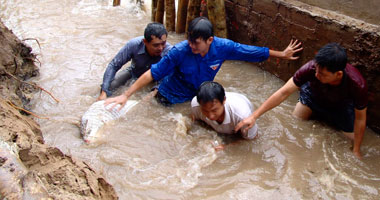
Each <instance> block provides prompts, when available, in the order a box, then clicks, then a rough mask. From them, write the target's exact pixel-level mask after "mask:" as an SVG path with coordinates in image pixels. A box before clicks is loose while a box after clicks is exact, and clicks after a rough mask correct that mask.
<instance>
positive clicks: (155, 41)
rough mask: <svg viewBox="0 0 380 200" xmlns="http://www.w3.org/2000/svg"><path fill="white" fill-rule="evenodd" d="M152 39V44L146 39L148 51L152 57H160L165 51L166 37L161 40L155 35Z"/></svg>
mask: <svg viewBox="0 0 380 200" xmlns="http://www.w3.org/2000/svg"><path fill="white" fill-rule="evenodd" d="M151 37H152V40H151V41H150V42H148V41H147V40H145V39H144V44H145V47H146V50H147V51H148V54H149V55H150V56H153V57H154V56H160V55H161V53H162V51H163V50H164V49H165V45H166V35H162V36H161V38H158V37H156V36H154V35H152V36H151Z"/></svg>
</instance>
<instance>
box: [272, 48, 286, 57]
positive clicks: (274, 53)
mask: <svg viewBox="0 0 380 200" xmlns="http://www.w3.org/2000/svg"><path fill="white" fill-rule="evenodd" d="M269 56H271V57H276V58H284V52H282V51H276V50H269Z"/></svg>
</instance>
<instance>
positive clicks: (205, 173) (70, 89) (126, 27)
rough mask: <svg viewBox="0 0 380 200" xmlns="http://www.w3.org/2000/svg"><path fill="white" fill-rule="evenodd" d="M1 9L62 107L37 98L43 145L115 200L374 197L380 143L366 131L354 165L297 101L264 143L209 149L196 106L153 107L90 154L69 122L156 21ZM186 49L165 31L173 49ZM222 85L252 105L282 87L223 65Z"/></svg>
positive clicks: (141, 108)
mask: <svg viewBox="0 0 380 200" xmlns="http://www.w3.org/2000/svg"><path fill="white" fill-rule="evenodd" d="M145 2H146V3H149V2H148V1H145ZM148 7H149V6H148ZM0 9H1V14H0V17H1V20H2V21H3V22H4V23H5V24H6V25H7V26H8V27H9V28H10V29H12V30H13V32H14V33H15V34H16V35H17V36H19V37H20V38H36V39H38V41H39V42H40V44H41V49H40V48H39V47H38V45H37V43H36V42H35V41H33V40H30V41H28V43H29V44H30V45H31V46H32V47H33V49H34V52H35V53H37V54H39V56H38V58H39V60H40V61H41V62H42V66H41V68H40V72H41V75H40V77H38V78H37V79H35V81H36V82H37V83H38V84H39V85H40V86H42V87H43V88H45V89H47V90H49V91H51V92H52V93H53V94H54V96H55V97H57V98H58V99H59V100H60V103H56V102H55V101H54V100H53V99H52V98H51V97H50V96H48V95H47V94H46V93H39V94H37V95H36V100H35V102H34V105H35V108H34V110H33V111H34V112H35V113H37V114H39V115H44V116H48V117H49V118H50V119H51V120H38V122H39V123H40V125H41V128H42V131H43V134H44V137H45V141H46V142H47V143H48V144H50V145H53V146H55V147H58V148H59V149H61V150H62V151H63V152H65V153H66V154H68V155H71V156H73V157H74V158H75V159H81V160H84V161H85V162H87V163H88V164H89V165H90V166H92V167H93V169H94V170H96V171H97V172H99V173H100V174H102V175H103V176H104V177H105V178H106V179H107V181H108V182H110V183H111V184H112V185H113V186H114V187H115V189H116V191H117V193H118V195H119V197H120V199H379V196H380V194H379V193H380V170H379V168H380V162H379V161H380V145H379V144H380V138H379V136H378V135H376V134H374V133H373V132H372V131H371V130H370V129H367V130H366V133H365V137H364V141H363V145H362V153H363V159H362V160H357V159H356V158H355V157H354V156H353V154H352V153H351V152H350V151H349V148H350V142H349V141H348V140H347V139H345V138H344V137H343V136H342V135H340V134H338V133H337V131H335V130H334V129H332V128H330V127H328V126H325V125H324V124H321V123H319V122H316V121H300V120H297V119H294V118H293V117H292V116H291V112H292V110H293V108H294V105H295V104H296V102H297V96H298V95H297V94H295V95H292V96H291V97H290V98H289V99H288V100H286V101H285V102H284V103H282V104H281V105H280V106H279V107H277V108H275V109H273V110H272V111H270V112H268V113H267V114H265V115H263V116H262V117H261V118H260V119H259V120H258V121H257V123H258V125H259V128H260V132H259V134H260V136H259V138H258V139H256V140H254V141H240V142H238V143H237V144H235V143H234V144H230V145H227V146H226V148H225V150H223V151H217V152H216V151H215V150H214V149H213V146H212V144H213V143H215V142H218V143H222V142H228V141H229V140H228V139H226V138H224V137H221V136H218V135H217V134H216V133H215V132H214V131H212V130H211V129H209V128H207V127H205V126H204V125H203V124H201V123H195V124H193V126H192V128H191V129H190V130H188V131H187V133H186V129H185V128H184V127H183V123H184V121H186V119H188V115H189V113H190V112H189V106H190V105H189V103H184V104H181V105H176V106H174V107H171V108H165V107H163V106H161V105H158V104H157V103H156V102H155V101H154V100H152V101H148V102H143V103H141V104H139V105H137V106H136V107H135V109H133V110H131V111H130V112H129V113H128V114H127V116H126V118H124V119H121V120H120V121H118V122H116V123H114V124H113V125H112V126H107V127H106V129H105V132H104V135H105V137H104V138H103V139H102V142H101V144H99V145H97V146H92V147H91V146H87V145H85V144H84V143H83V141H82V139H81V136H80V134H79V129H78V127H77V126H75V125H74V124H73V123H72V122H78V120H79V118H80V117H81V115H82V114H83V113H84V112H85V111H86V110H87V108H88V107H89V106H90V105H91V104H92V103H93V102H94V101H95V99H96V97H97V94H98V92H99V85H100V84H101V81H102V76H103V73H104V70H105V68H106V66H107V64H108V62H109V61H110V60H111V59H112V58H113V56H114V55H115V54H116V53H117V51H118V50H119V49H120V48H121V47H122V46H123V45H124V43H125V42H126V41H128V40H129V39H131V38H133V37H136V36H139V35H141V34H142V32H143V29H144V28H145V26H146V24H147V23H148V22H149V20H150V16H149V12H147V13H148V14H147V13H144V12H143V11H141V9H139V8H138V7H136V6H135V5H133V3H130V2H129V1H127V2H123V1H122V6H121V7H116V8H114V7H112V6H111V3H110V2H109V1H104V0H82V1H75V0H61V1H55V0H54V1H53V0H45V1H36V0H13V1H6V0H0ZM183 39H184V38H183V35H177V34H174V33H170V36H169V39H168V40H169V41H170V42H171V43H173V44H174V43H176V42H178V41H181V40H183ZM216 81H218V82H220V83H222V84H223V85H224V86H225V88H226V90H227V91H233V92H239V93H243V94H245V95H247V97H248V98H249V99H250V100H251V101H252V103H253V104H254V106H255V107H258V106H259V105H260V104H261V103H262V102H263V101H264V100H265V99H266V98H267V97H269V96H270V94H271V93H273V92H274V91H276V90H277V89H278V88H280V87H281V86H282V85H283V84H284V82H283V81H281V80H279V79H277V78H276V77H274V76H272V75H270V74H269V73H267V72H264V71H262V70H260V69H259V68H257V67H256V66H254V65H252V64H249V63H245V62H236V61H229V62H226V63H224V64H223V67H222V69H221V71H220V72H219V74H218V75H217V77H216ZM124 89H125V87H124V88H122V89H121V90H120V91H123V90H124ZM148 91H149V87H147V88H145V89H144V90H143V91H140V92H138V93H137V94H135V95H134V96H133V97H132V98H133V99H140V98H141V97H143V96H145V95H146V94H147V93H148Z"/></svg>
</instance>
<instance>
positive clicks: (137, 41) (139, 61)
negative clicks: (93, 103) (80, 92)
mask: <svg viewBox="0 0 380 200" xmlns="http://www.w3.org/2000/svg"><path fill="white" fill-rule="evenodd" d="M167 35H168V32H167V31H166V29H165V27H164V25H162V24H160V23H156V22H154V23H149V24H148V25H147V27H146V28H145V31H144V36H140V37H136V38H133V39H131V40H130V41H128V42H127V44H125V46H124V47H123V48H122V49H120V51H119V52H118V53H117V54H116V56H115V57H114V58H113V59H112V61H111V62H110V63H109V64H108V66H107V69H106V71H105V72H104V76H103V84H102V86H101V88H102V90H101V93H100V95H99V97H98V100H102V99H105V98H107V97H109V96H111V95H112V91H113V90H116V89H117V88H118V87H120V86H121V85H124V84H125V83H126V82H127V81H128V80H130V79H137V78H138V77H140V76H141V75H142V74H144V72H146V71H147V70H149V69H150V67H151V65H152V64H155V63H157V62H158V61H160V60H161V58H162V57H163V56H164V55H166V54H167V53H168V51H169V49H170V48H171V45H170V44H169V43H168V42H166V38H167ZM130 60H132V63H131V66H130V67H128V68H126V69H125V70H123V71H120V72H118V73H117V74H116V72H117V71H119V70H120V68H121V67H122V66H123V65H124V64H126V63H127V62H129V61H130ZM115 74H116V78H115Z"/></svg>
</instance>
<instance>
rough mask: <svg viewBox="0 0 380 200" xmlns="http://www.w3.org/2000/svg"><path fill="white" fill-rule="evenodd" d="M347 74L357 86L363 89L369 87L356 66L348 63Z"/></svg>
mask: <svg viewBox="0 0 380 200" xmlns="http://www.w3.org/2000/svg"><path fill="white" fill-rule="evenodd" d="M346 74H347V77H348V79H349V81H350V82H351V84H353V85H354V86H355V87H359V88H362V89H364V88H366V87H367V82H366V80H365V79H364V77H363V76H362V74H361V73H360V71H359V70H358V69H357V68H356V67H354V66H352V65H351V64H347V65H346Z"/></svg>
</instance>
